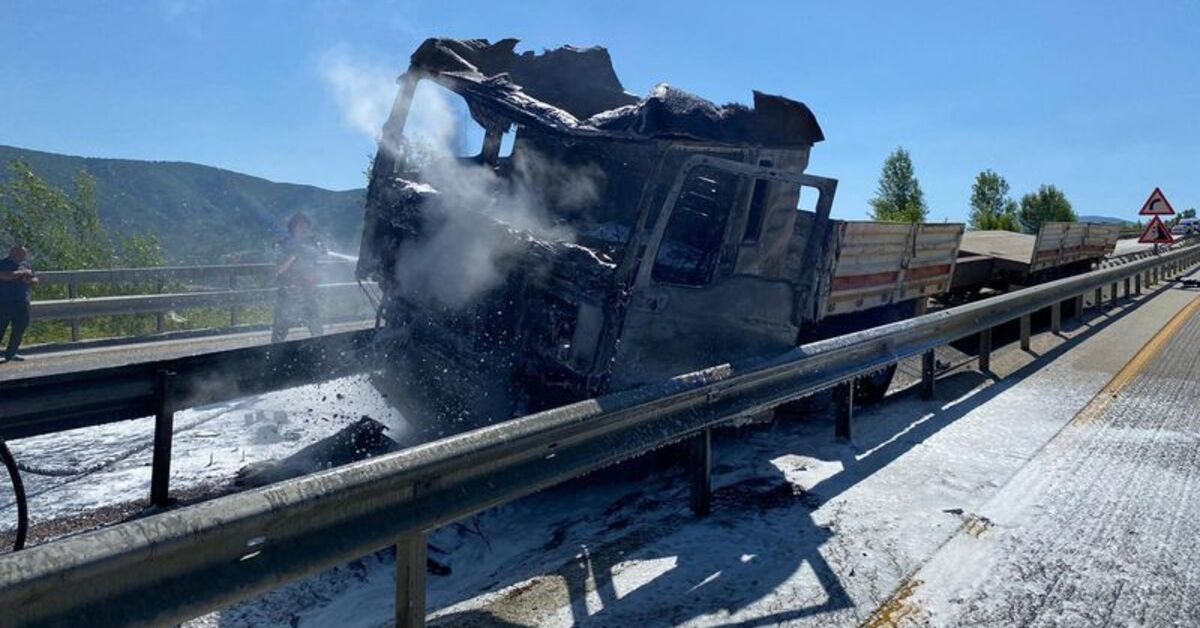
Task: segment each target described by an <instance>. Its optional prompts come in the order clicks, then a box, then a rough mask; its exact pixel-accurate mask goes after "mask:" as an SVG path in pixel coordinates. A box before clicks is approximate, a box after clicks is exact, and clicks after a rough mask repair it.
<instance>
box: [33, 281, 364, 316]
mask: <svg viewBox="0 0 1200 628" xmlns="http://www.w3.org/2000/svg"><path fill="white" fill-rule="evenodd" d="M317 289H318V291H319V292H320V294H321V295H322V296H323V297H325V298H333V299H339V298H340V299H346V298H355V297H358V298H361V297H363V292H362V288H361V287H360V286H359V285H358V284H356V283H338V284H325V285H321V286H317ZM275 294H276V289H275V288H253V289H246V290H220V291H206V292H175V293H169V294H145V295H141V294H138V295H129V296H119V297H96V298H94V299H62V300H53V301H34V302H33V304H32V308H31V311H32V313H33V318H34V319H35V320H48V321H53V320H71V319H81V318H92V317H95V316H115V315H121V314H153V313H156V312H167V311H171V310H184V309H190V308H203V307H215V308H226V307H238V306H247V305H258V304H262V303H270V302H272V300H273V299H274V298H275Z"/></svg>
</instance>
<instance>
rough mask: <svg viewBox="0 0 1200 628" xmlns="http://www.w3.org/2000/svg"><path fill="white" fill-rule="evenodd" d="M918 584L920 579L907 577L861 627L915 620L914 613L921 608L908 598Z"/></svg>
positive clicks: (898, 623)
mask: <svg viewBox="0 0 1200 628" xmlns="http://www.w3.org/2000/svg"><path fill="white" fill-rule="evenodd" d="M919 586H921V581H920V580H912V579H909V580H905V581H904V582H902V583H901V584H900V588H898V589H896V592H895V593H893V594H892V596H891V597H889V598H888V599H887V601H886V602H884V603H883V604H881V605H880V606H879V608H877V609H875V612H874V613H871V616H870V617H868V618H867V620H866V621H864V622H863V623H862V627H861V628H885V627H888V626H899V625H900V622H902V621H904V620H915V619H916V617H915V615H916V614H917V613H919V612H921V609H919V608H918V607H916V606H915V605H913V604H911V603H910V602H909V601H908V598H910V597H912V595H913V593H916V592H917V587H919Z"/></svg>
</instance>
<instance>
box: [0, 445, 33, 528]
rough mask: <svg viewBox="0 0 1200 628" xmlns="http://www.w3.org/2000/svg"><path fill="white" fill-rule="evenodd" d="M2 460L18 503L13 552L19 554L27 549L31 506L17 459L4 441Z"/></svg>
mask: <svg viewBox="0 0 1200 628" xmlns="http://www.w3.org/2000/svg"><path fill="white" fill-rule="evenodd" d="M0 459H3V460H4V467H5V468H6V469H8V477H9V479H10V480H12V487H13V495H14V497H15V498H16V502H17V539H16V540H15V541H13V551H14V552H17V551H20V550H21V549H23V548H24V547H25V535H26V533H28V532H29V504H27V503H26V501H25V485H24V484H23V483H22V482H21V470H20V469H18V468H17V459H16V458H13V455H12V452H11V451H9V450H8V445H7V444H5V442H4V439H0Z"/></svg>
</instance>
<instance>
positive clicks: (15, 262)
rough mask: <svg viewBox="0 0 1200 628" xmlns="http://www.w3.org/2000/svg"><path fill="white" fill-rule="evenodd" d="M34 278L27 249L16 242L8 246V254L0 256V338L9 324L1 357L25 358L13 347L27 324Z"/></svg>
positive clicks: (36, 279)
mask: <svg viewBox="0 0 1200 628" xmlns="http://www.w3.org/2000/svg"><path fill="white" fill-rule="evenodd" d="M37 282H38V278H37V275H35V274H34V273H33V269H32V268H30V267H29V251H28V250H26V249H25V247H24V246H21V245H19V244H18V245H16V246H14V247H12V248H11V249H9V250H8V257H6V258H4V259H2V260H0V338H3V337H4V332H5V330H7V329H8V328H9V327H12V331H10V332H9V334H8V346H7V348H6V349H5V352H4V360H5V361H10V362H20V361H22V360H24V359H25V358H22V357H21V356H20V355H18V354H17V349H20V348H21V338H22V337H23V336H24V335H25V329H26V328H27V327H29V319H30V315H29V287H30V286H32V285H34V284H36V283H37Z"/></svg>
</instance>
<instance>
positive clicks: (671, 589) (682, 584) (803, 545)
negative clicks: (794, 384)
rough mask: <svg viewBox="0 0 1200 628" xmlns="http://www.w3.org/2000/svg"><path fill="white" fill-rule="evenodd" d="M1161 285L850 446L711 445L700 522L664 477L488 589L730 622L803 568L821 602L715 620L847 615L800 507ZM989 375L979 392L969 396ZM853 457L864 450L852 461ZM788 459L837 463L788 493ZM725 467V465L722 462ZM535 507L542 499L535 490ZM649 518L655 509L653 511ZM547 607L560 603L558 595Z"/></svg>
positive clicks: (865, 426) (947, 384) (679, 480)
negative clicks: (634, 566) (621, 579)
mask: <svg viewBox="0 0 1200 628" xmlns="http://www.w3.org/2000/svg"><path fill="white" fill-rule="evenodd" d="M1170 287H1172V285H1171V284H1164V285H1162V286H1159V287H1155V288H1154V289H1152V290H1149V291H1148V292H1147V294H1146V295H1144V296H1143V297H1142V298H1140V299H1137V300H1125V301H1124V302H1123V303H1122V305H1121V307H1120V309H1110V310H1107V311H1105V312H1104V313H1103V314H1100V315H1097V314H1096V313H1095V311H1094V310H1093V311H1092V313H1091V315H1090V316H1088V315H1086V313H1085V317H1083V318H1082V319H1069V320H1064V321H1063V329H1064V331H1067V332H1075V333H1073V335H1072V336H1071V337H1070V338H1069V339H1067V340H1065V341H1064V342H1062V343H1061V344H1059V345H1058V346H1056V347H1054V348H1053V349H1050V350H1048V351H1045V352H1044V353H1042V354H1040V355H1037V354H1033V355H1031V358H1032V361H1030V362H1029V363H1027V364H1025V365H1024V366H1022V367H1020V368H1018V369H1017V370H1016V371H1014V372H1012V373H1010V374H1008V375H1006V376H1004V377H1003V378H994V377H992V376H991V375H989V374H984V373H980V372H978V371H958V372H952V373H950V374H948V375H945V376H943V377H942V378H940V379H939V380H938V386H937V395H936V397H937V398H936V399H934V400H931V401H921V400H920V399H919V398H918V392H919V384H918V385H916V386H913V387H910V388H908V389H906V390H904V391H901V392H900V393H898V394H896V395H893V396H892V397H891V398H890V399H889V401H888V402H887V403H885V404H883V405H880V406H876V407H874V408H870V409H866V410H864V411H862V412H861V413H860V414H859V416H858V417H857V418H856V420H855V439H854V443H853V445H848V444H845V443H839V442H837V441H835V440H833V434H832V429H831V427H830V425H829V421H828V420H820V421H803V422H799V423H786V424H779V423H773V424H768V425H766V426H762V427H758V428H755V429H752V430H749V431H750V432H751V434H750V435H749V440H754V441H755V443H756V445H755V451H754V453H755V454H756V455H755V457H754V460H755V463H754V465H753V466H752V467H749V468H748V469H747V467H746V466H745V465H744V463H743V462H742V461H743V460H745V458H744V457H743V458H741V460H738V459H737V458H738V454H745V453H746V451H745V448H746V447H747V445H746V444H745V443H744V442H740V441H744V440H747V439H721V440H719V441H717V442H716V443H714V446H715V447H716V449H715V452H714V459H715V461H716V462H717V463H718V466H717V467H716V468H715V469H714V480H713V481H714V485H715V486H716V488H715V490H714V495H713V500H714V501H713V513H712V515H711V516H710V519H708V520H705V522H704V524H702V525H695V524H696V523H697V521H696V519H695V518H694V517H693V516H692V515H691V514H690V512H689V511H687V504H686V491H687V484H686V478H685V477H684V476H683V474H682V473H679V472H673V473H670V474H669V475H667V476H665V478H663V479H661V480H660V481H659V482H658V483H656V482H652V481H646V482H644V483H643V486H642V488H641V489H639V490H638V491H634V492H630V493H628V494H627V495H626V496H625V497H624V498H622V499H621V500H618V502H617V503H615V504H614V505H613V506H610V508H609V509H608V511H606V513H605V516H604V519H605V521H608V522H610V526H612V527H616V528H617V529H619V530H621V532H623V533H624V534H622V535H621V536H618V537H617V538H615V539H611V538H610V539H605V540H604V541H603V542H602V543H601V544H599V545H595V544H594V541H589V539H594V538H595V528H594V527H588V526H586V525H579V524H577V527H576V529H574V530H572V529H567V530H565V531H563V530H559V531H558V532H556V533H561V534H562V535H563V538H562V539H561V540H560V542H561V544H562V545H564V546H566V547H568V548H573V549H578V550H579V554H578V555H577V556H575V557H574V558H568V559H567V560H565V561H561V562H560V566H559V567H557V568H552V569H549V570H547V569H544V568H539V567H544V566H545V563H540V565H537V566H535V565H530V566H529V568H526V569H515V570H510V571H508V572H507V573H506V574H505V577H504V579H503V582H497V583H493V585H492V586H491V587H490V590H497V589H501V588H506V587H508V586H509V585H511V584H515V583H519V582H525V581H527V580H530V579H533V578H536V577H537V576H548V577H549V579H550V580H557V581H559V582H560V583H561V585H560V586H561V588H563V589H565V591H566V596H567V600H566V605H568V606H569V607H570V610H571V615H572V617H573V621H574V623H575V624H576V625H582V626H589V625H594V626H616V625H637V624H638V623H641V624H644V625H660V624H678V623H681V622H685V621H688V620H692V619H696V618H699V617H707V618H708V619H709V620H711V619H712V617H711V616H712V615H714V614H718V613H722V612H724V613H727V614H729V615H732V614H734V613H736V612H737V611H738V610H740V609H743V608H745V607H747V606H748V605H750V604H751V603H754V602H756V601H759V600H762V599H763V598H764V597H766V596H768V595H770V594H771V593H772V592H773V591H775V590H776V589H777V588H778V587H779V586H780V585H781V584H782V583H784V582H786V581H788V580H789V579H790V578H791V577H792V576H793V574H796V573H797V572H798V571H799V570H800V569H802V568H803V567H804V566H805V565H807V566H808V568H809V569H811V570H812V574H813V576H814V578H815V581H816V584H817V586H818V587H819V588H820V591H817V590H814V591H813V592H812V595H811V596H806V597H810V598H817V599H819V598H822V596H823V600H822V601H820V602H817V603H815V604H811V605H808V606H804V607H801V608H791V609H788V610H784V611H780V612H777V613H773V614H770V615H767V616H764V617H758V618H755V619H753V620H749V621H742V622H730V623H728V624H724V625H730V626H746V627H749V626H767V625H775V624H779V623H785V622H789V621H796V620H800V619H803V618H806V617H813V616H816V615H819V614H822V613H827V612H831V611H836V610H841V609H846V608H851V607H853V606H855V602H854V600H853V599H851V597H850V595H849V594H848V592H847V590H846V587H845V586H844V585H843V583H842V581H841V578H840V576H839V575H838V573H837V572H836V570H835V569H834V568H833V567H832V566H831V565H830V564H829V562H828V561H827V560H826V558H825V555H824V554H823V551H822V550H823V548H824V546H825V544H826V543H827V542H828V541H829V539H831V538H832V537H833V536H834V534H835V533H834V532H832V531H831V530H829V529H828V528H825V527H823V526H821V525H818V524H817V523H816V522H815V521H814V519H813V517H812V512H813V511H814V510H816V509H817V508H819V507H820V506H822V505H824V504H826V503H828V502H829V501H830V500H832V499H834V498H835V497H837V496H839V495H841V494H843V493H845V492H846V491H848V490H850V489H851V488H853V487H855V486H857V485H858V484H859V483H861V482H863V481H864V480H866V479H867V478H869V477H871V476H872V475H874V474H875V473H876V472H877V471H879V470H881V469H883V468H884V467H886V466H887V465H888V464H890V463H892V462H894V461H895V460H896V459H898V458H900V457H901V456H903V455H904V454H905V453H906V452H908V451H910V450H911V449H913V448H914V447H916V446H917V445H919V444H921V443H923V442H925V441H927V440H928V439H930V438H931V437H933V436H934V435H936V434H937V433H938V432H940V431H941V430H943V429H945V428H946V427H948V426H950V425H952V424H954V423H955V422H956V421H958V420H959V419H962V418H963V417H965V416H967V415H968V414H970V413H971V412H972V411H974V410H975V409H976V408H978V407H980V406H981V405H983V404H986V403H988V402H989V401H992V400H994V399H996V398H997V397H998V396H1000V395H1002V394H1004V393H1005V392H1006V391H1008V390H1009V389H1010V388H1012V387H1013V386H1015V385H1017V384H1019V383H1021V382H1022V381H1024V380H1025V379H1027V378H1028V377H1030V376H1031V375H1033V374H1034V373H1036V372H1037V371H1039V370H1041V369H1042V368H1043V367H1045V366H1046V365H1048V364H1050V363H1051V362H1053V361H1054V360H1055V359H1057V358H1059V357H1061V356H1062V355H1063V354H1065V353H1066V352H1068V351H1070V350H1071V349H1074V348H1075V347H1077V346H1078V345H1079V344H1081V343H1082V342H1084V341H1086V340H1087V339H1089V338H1091V337H1092V336H1094V335H1095V334H1097V333H1099V332H1101V331H1102V330H1104V329H1105V328H1107V327H1108V326H1109V325H1112V324H1114V323H1116V322H1117V321H1119V320H1121V319H1122V318H1124V317H1125V316H1126V315H1128V314H1129V313H1131V312H1133V311H1134V310H1136V308H1137V307H1138V306H1139V305H1141V304H1142V303H1144V302H1146V301H1147V300H1148V299H1149V298H1151V297H1153V296H1154V295H1156V294H1158V293H1159V292H1161V291H1165V290H1167V289H1168V288H1170ZM1008 344H1010V343H1006V345H1005V346H1007V345H1008ZM999 348H1001V347H1000V346H997V349H999ZM989 379H990V380H992V384H991V385H990V386H987V387H984V388H979V385H980V384H982V383H983V382H984V381H985V380H989ZM810 405H811V406H812V409H813V410H815V411H817V413H818V414H823V413H821V412H819V410H820V408H819V405H820V404H817V403H814V404H810ZM826 412H828V411H826ZM829 418H830V417H828V416H827V417H825V419H829ZM764 432H765V433H764ZM779 432H783V434H780V433H779ZM755 433H757V435H756V434H755ZM756 436H757V437H756ZM861 452H867V454H866V455H865V456H863V457H862V458H859V457H858V455H859V454H860V453H861ZM788 454H792V455H799V456H805V457H809V458H815V459H818V460H837V461H840V462H841V463H842V466H843V468H842V470H841V471H840V472H838V473H836V474H834V475H832V476H830V477H828V478H827V479H825V480H822V481H820V482H818V483H817V484H815V485H813V486H811V487H806V488H805V489H803V490H800V491H798V490H797V488H796V487H795V486H793V484H792V483H791V482H789V481H788V480H787V479H786V478H785V477H784V474H783V472H782V471H780V469H779V468H777V467H775V465H773V464H771V463H770V462H769V461H770V460H773V459H776V458H778V457H780V456H784V455H788ZM722 458H724V462H723V460H722ZM731 459H733V460H734V461H733V462H728V461H730V460H731ZM579 490H587V485H586V484H581V483H579V482H575V483H572V484H568V485H566V486H563V487H559V488H557V489H553V491H564V492H565V491H579ZM561 494H564V493H560V495H561ZM534 499H547V500H554V499H555V497H554V495H553V493H550V494H545V493H543V494H542V495H541V496H540V497H534ZM623 501H624V502H627V503H626V504H622V503H621V502H623ZM656 509H657V510H659V511H665V512H666V514H659V515H655V514H654V511H655V510H656ZM624 510H630V511H631V512H628V513H625V514H624V515H621V516H617V517H614V513H615V514H618V515H620V513H622V512H623V511H624ZM635 518H636V519H635ZM639 519H640V520H639ZM779 531H786V538H787V542H786V544H780V543H779V542H778V541H779V538H780V537H781V536H783V535H781V534H779ZM771 532H775V533H776V534H774V535H772V534H771ZM655 559H673V560H674V565H673V566H671V567H670V568H668V569H666V570H664V571H663V572H662V573H660V574H659V575H657V576H653V577H650V578H649V579H648V580H647V581H646V582H644V583H643V584H641V585H640V586H637V587H636V588H634V589H632V590H631V591H626V592H624V594H620V595H619V594H618V592H617V587H616V586H615V584H614V578H615V576H616V575H618V574H620V573H621V572H622V571H623V570H624V569H627V568H629V567H628V565H629V564H630V563H629V561H635V560H636V561H643V564H645V561H653V560H655ZM546 580H547V579H546V578H542V579H540V580H539V581H540V582H544V581H546ZM532 586H538V585H537V584H535V585H532ZM528 593H529V588H522V589H520V590H518V591H516V592H514V593H513V595H514V596H516V599H513V600H512V603H514V604H520V602H521V600H525V601H528V600H527V599H525V598H524V597H523V596H525V595H526V594H528ZM589 598H590V600H591V601H590V602H589ZM528 599H536V600H537V601H538V603H545V602H546V596H544V595H537V594H534V595H532V597H530V598H528ZM558 599H559V603H561V602H562V600H561V597H560V598H558ZM597 602H598V603H599V607H600V608H598V609H596V610H589V605H590V606H593V607H594V606H596V605H597ZM506 614H507V613H506ZM431 625H438V626H449V625H471V626H511V625H514V624H512V623H511V622H510V621H509V620H506V619H503V618H501V617H500V616H498V615H495V614H492V613H489V612H488V611H484V610H471V611H464V612H461V613H454V614H450V615H444V616H441V617H438V618H437V620H436V621H433V622H431Z"/></svg>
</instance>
